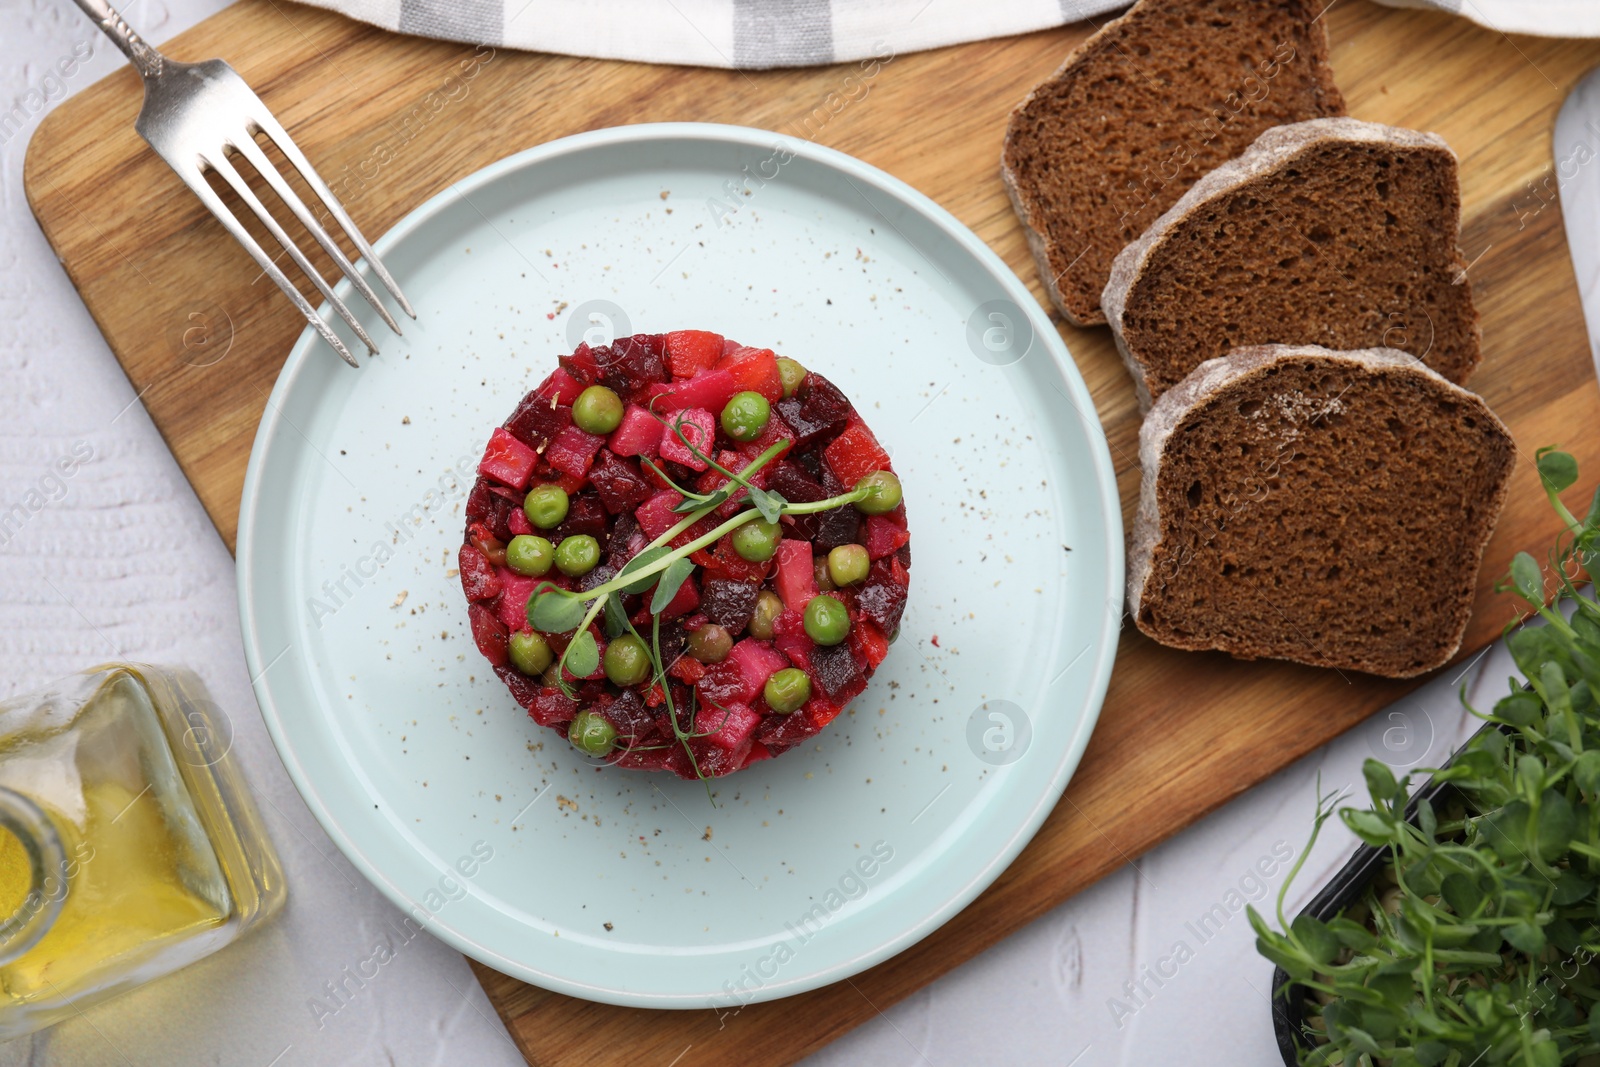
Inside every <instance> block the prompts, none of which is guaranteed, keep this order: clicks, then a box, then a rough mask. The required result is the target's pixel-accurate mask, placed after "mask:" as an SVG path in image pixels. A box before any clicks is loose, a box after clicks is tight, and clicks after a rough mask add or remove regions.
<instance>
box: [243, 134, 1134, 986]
mask: <svg viewBox="0 0 1600 1067" xmlns="http://www.w3.org/2000/svg"><path fill="white" fill-rule="evenodd" d="M378 249H379V252H380V253H381V255H382V256H383V258H384V261H385V263H386V264H387V265H388V266H389V267H390V269H391V270H393V271H394V273H395V275H396V276H397V277H398V278H399V279H400V281H401V284H402V285H403V286H404V287H405V290H406V293H407V295H408V296H409V297H410V298H411V300H412V301H413V303H414V304H415V305H416V307H417V308H418V309H419V311H420V314H421V319H420V321H418V322H416V323H414V324H413V323H410V322H407V323H406V324H405V327H406V336H405V337H404V339H397V338H394V337H392V336H389V335H386V334H380V324H379V323H377V322H376V319H375V317H372V321H370V322H367V323H366V325H367V326H368V327H369V329H370V330H371V332H372V333H373V334H374V336H379V337H380V338H382V340H381V342H380V343H382V344H384V346H385V347H384V352H383V355H382V356H381V357H378V358H376V359H372V360H370V361H368V363H367V365H366V366H365V367H363V369H361V370H360V371H354V370H351V369H349V368H348V367H346V366H344V365H343V364H342V363H340V361H339V360H338V359H337V357H335V356H334V354H333V353H332V352H331V351H329V350H328V349H327V348H326V347H325V346H324V345H323V344H322V343H321V342H319V341H318V340H316V338H315V336H314V335H313V334H312V333H311V332H310V331H309V330H308V331H307V332H306V333H305V334H304V335H303V336H302V337H301V339H300V341H299V343H298V344H296V345H295V348H294V351H293V352H291V353H290V355H289V360H288V363H287V364H286V365H285V367H284V369H283V373H282V375H281V377H279V379H278V383H277V387H276V388H275V389H274V390H273V392H272V397H271V399H270V401H269V402H268V404H267V410H266V415H265V417H264V418H263V419H262V422H261V428H260V430H259V432H258V433H257V435H256V441H255V448H254V450H253V451H252V453H251V456H250V467H249V472H248V474H247V475H246V478H245V489H244V504H243V507H242V510H241V514H240V518H239V546H238V547H239V599H240V610H241V616H242V621H243V627H244V634H245V646H246V651H247V654H248V658H249V663H250V670H251V674H252V676H254V677H255V678H256V679H257V680H256V694H257V696H258V697H259V699H260V702H261V709H262V712H263V714H264V715H265V717H266V721H267V726H268V727H269V729H270V730H271V732H272V737H273V740H274V741H275V742H276V743H277V746H278V751H279V752H280V753H281V754H282V756H283V761H284V763H285V764H286V765H287V766H288V768H289V773H290V774H291V775H292V776H293V778H294V781H295V784H296V785H297V786H298V787H299V789H300V792H301V793H302V794H303V795H304V796H305V799H306V802H307V803H308V804H309V805H310V806H311V810H312V811H313V812H314V813H315V814H316V816H317V818H318V819H319V820H321V822H322V825H323V826H324V827H325V828H326V829H327V831H328V833H329V835H330V836H331V837H332V838H333V840H334V841H335V842H336V843H337V844H338V846H339V847H340V848H341V849H343V850H344V852H345V854H346V855H347V856H349V857H350V859H351V861H352V862H353V863H354V864H355V865H356V866H357V867H359V868H360V869H361V871H362V872H363V873H364V874H366V876H367V877H368V878H370V879H371V880H372V881H373V882H374V883H375V884H376V885H377V886H378V887H379V888H380V889H381V890H382V891H383V892H384V893H386V894H387V895H388V896H389V897H390V898H391V899H392V900H393V901H394V902H395V903H396V904H397V905H399V906H400V907H401V908H402V909H404V910H405V911H407V912H409V913H410V914H411V915H412V916H413V917H414V918H415V919H416V920H417V921H418V922H420V923H421V924H422V925H424V926H425V927H426V928H427V929H428V930H429V931H431V932H432V933H434V934H435V935H437V936H438V937H441V938H443V939H444V940H445V941H447V942H449V943H450V944H452V945H454V946H456V947H458V948H459V949H461V950H462V951H463V952H466V953H467V954H468V955H471V956H473V957H475V958H476V959H479V960H482V961H483V962H484V963H486V964H488V965H489V966H491V967H494V968H497V969H498V970H501V971H505V972H506V973H508V974H512V975H515V976H517V977H518V978H522V979H525V980H527V981H529V982H533V983H535V984H537V985H541V986H544V987H546V988H549V989H553V990H558V991H560V992H562V993H568V994H571V995H573V996H578V997H586V998H590V999H593V1000H601V1001H607V1002H611V1003H617V1004H631V1005H640V1006H645V1007H658V1008H668V1007H678V1008H703V1007H707V1006H711V1007H717V1008H723V1007H727V1008H731V1007H735V1006H737V1005H738V1004H741V1003H746V1002H749V1001H755V1000H767V999H771V998H774V997H780V996H786V995H789V994H792V993H798V992H801V991H803V990H807V989H811V988H813V987H816V986H820V985H823V984H825V983H828V982H833V981H837V980H838V979H841V978H845V977H847V976H849V975H852V974H855V973H856V972H858V971H861V970H863V969H865V968H867V967H869V966H871V965H873V964H875V963H877V962H879V961H881V960H883V959H885V958H886V957H888V956H892V955H893V954H895V953H896V952H899V951H900V950H902V949H904V948H905V947H906V946H908V945H911V944H913V943H914V942H916V941H917V940H918V939H920V938H922V937H925V936H927V934H929V933H930V932H931V931H933V930H934V929H936V928H937V927H938V926H939V925H940V924H941V923H943V922H945V921H946V920H947V919H949V918H950V917H951V916H952V915H954V914H955V913H956V912H957V911H959V910H960V909H961V908H962V907H963V906H965V905H966V904H967V903H968V902H969V901H971V900H972V899H973V898H974V897H975V896H977V895H978V893H979V892H981V891H982V890H983V889H984V887H986V886H987V885H989V883H990V882H992V881H993V880H994V879H995V877H996V876H997V875H999V873H1000V872H1001V871H1002V870H1003V869H1004V868H1005V866H1006V865H1007V864H1008V863H1010V862H1011V860H1012V859H1013V858H1014V857H1015V856H1016V855H1017V853H1018V852H1019V851H1021V849H1022V847H1023V845H1025V844H1026V843H1027V842H1028V840H1029V838H1031V837H1032V836H1033V833H1034V831H1035V830H1036V829H1037V828H1038V826H1039V824H1040V822H1041V821H1042V820H1043V819H1044V817H1045V815H1046V814H1048V813H1049V811H1050V809H1051V808H1052V807H1053V806H1054V805H1055V803H1056V801H1057V799H1058V798H1059V797H1060V795H1061V792H1062V790H1063V789H1064V788H1065V787H1066V784H1067V779H1068V777H1069V776H1070V775H1071V774H1072V771H1073V769H1074V768H1075V767H1076V766H1077V763H1078V759H1079V757H1080V756H1081V755H1082V753H1083V749H1084V746H1085V744H1086V743H1087V742H1088V740H1089V733H1090V730H1091V729H1092V728H1093V726H1094V722H1095V717H1096V715H1097V714H1098V712H1099V709H1100V703H1101V700H1102V698H1103V696H1104V693H1105V689H1106V683H1107V680H1108V678H1109V676H1110V673H1111V660H1112V655H1113V653H1114V651H1115V648H1116V642H1117V629H1118V622H1119V619H1120V617H1121V611H1122V585H1123V559H1122V528H1121V517H1120V516H1121V512H1120V510H1119V506H1118V502H1117V493H1116V484H1115V481H1114V479H1113V476H1112V469H1111V461H1110V457H1109V455H1108V453H1107V450H1106V442H1105V439H1104V437H1103V436H1102V434H1101V431H1100V425H1099V421H1098V420H1097V419H1096V417H1095V414H1094V408H1093V405H1092V403H1091V401H1090V399H1089V394H1088V391H1087V390H1086V389H1085V388H1084V385H1083V381H1082V379H1081V378H1080V377H1079V376H1078V373H1077V370H1076V369H1075V368H1074V367H1073V364H1072V362H1071V359H1070V357H1069V356H1068V354H1067V351H1066V348H1065V346H1064V345H1063V344H1062V343H1061V340H1060V337H1059V336H1058V334H1057V333H1056V331H1055V329H1054V328H1053V327H1052V326H1051V324H1050V322H1049V320H1048V319H1047V318H1046V316H1045V315H1044V314H1043V313H1042V312H1041V311H1040V309H1039V306H1038V304H1037V303H1036V302H1035V301H1034V300H1033V299H1032V298H1031V296H1030V295H1029V293H1028V291H1027V289H1026V288H1025V287H1024V286H1023V285H1022V283H1021V282H1020V281H1018V280H1017V278H1016V276H1015V275H1013V274H1012V273H1011V272H1010V271H1009V270H1008V269H1007V268H1006V266H1005V264H1004V263H1002V262H1001V260H1000V259H999V257H997V256H996V255H995V254H994V253H993V252H991V251H990V250H989V249H988V248H987V247H985V246H984V244H983V243H982V242H981V241H979V240H978V239H977V237H975V236H974V235H973V234H972V233H971V232H970V231H968V230H967V229H966V228H965V227H963V226H962V225H961V224H960V223H958V222H957V221H956V220H955V219H954V218H952V217H951V216H950V215H949V214H947V213H946V212H945V211H944V210H942V209H941V208H939V207H938V206H937V205H935V204H934V203H933V202H932V201H930V200H928V199H927V198H926V197H924V196H922V195H921V194H919V193H917V192H916V191H915V190H913V189H911V188H910V187H908V186H906V185H905V184H903V183H901V182H899V181H897V180H895V179H894V178H891V177H889V176H888V175H886V174H884V173H883V172H881V171H879V170H876V169H874V168H872V167H869V166H867V165H866V164H864V163H861V162H859V161H857V160H855V159H852V158H850V157H848V156H845V155H841V154H840V153H838V152H834V151H831V150H828V149H825V148H820V147H817V146H815V145H811V144H806V143H802V142H799V141H795V140H793V139H787V138H784V137H782V136H780V135H778V134H774V133H767V132H763V131H759V130H751V129H743V128H738V127H731V126H712V125H694V124H682V125H679V124H674V125H647V126H627V127H622V128H619V129H609V130H599V131H596V132H593V133H587V134H582V135H580V136H576V137H570V138H566V139H565V140H561V141H556V142H554V143H552V144H547V145H544V146H541V147H539V148H535V149H532V150H530V151H527V152H523V153H521V154H519V155H516V156H513V157H511V158H509V159H506V160H503V161H501V162H499V163H496V164H495V165H493V166H491V167H488V168H485V169H484V170H481V171H479V172H478V173H476V174H474V175H472V176H471V177H470V178H466V179H464V180H462V181H460V182H458V183H456V184H455V185H453V186H451V187H450V188H448V189H446V190H445V191H444V192H442V193H440V194H439V195H438V196H436V197H434V198H433V199H432V200H429V201H428V202H427V203H426V204H423V205H422V206H421V207H420V208H418V209H417V210H416V211H414V212H412V213H411V214H410V215H408V216H407V217H406V218H405V219H404V220H402V221H401V222H400V224H399V225H397V226H396V227H395V228H394V229H393V230H391V231H390V232H389V233H388V234H387V235H386V236H385V237H384V238H383V240H382V241H380V242H378ZM347 288H348V287H347ZM341 295H342V296H344V298H345V299H346V302H347V303H348V304H349V305H350V306H351V307H352V308H354V307H357V306H358V305H357V301H356V299H355V298H353V296H352V295H351V294H350V293H349V292H348V291H342V292H341ZM329 317H331V316H329ZM678 328H699V329H710V330H715V331H717V332H720V333H723V334H725V335H727V336H729V337H733V338H736V339H738V340H740V341H743V342H745V343H748V344H759V345H766V346H771V347H774V348H776V349H777V350H778V352H779V353H780V354H782V355H787V356H791V357H794V358H795V359H798V360H799V361H800V362H802V363H804V364H806V365H807V366H809V367H812V368H815V369H816V370H819V371H821V372H823V373H825V374H826V375H827V376H828V377H829V378H831V379H833V381H835V382H836V383H838V384H839V386H840V387H841V388H843V389H844V390H845V391H846V392H847V393H848V394H849V396H850V397H851V398H852V399H853V400H854V401H855V403H856V405H857V406H858V407H859V408H860V409H861V411H862V413H863V415H864V416H865V417H866V419H867V420H868V421H869V423H870V424H871V425H872V427H873V428H874V429H875V430H876V431H877V433H878V436H879V438H880V439H881V440H882V441H883V442H885V444H886V445H887V446H888V447H890V448H891V450H892V451H893V453H894V460H895V468H896V470H898V471H899V472H900V474H901V478H902V479H903V481H904V484H905V495H906V502H907V506H908V509H909V513H910V519H911V529H912V533H913V535H914V537H913V541H912V549H913V552H914V556H915V562H914V566H913V567H912V569H911V578H912V582H911V600H910V605H909V607H908V609H907V612H906V616H905V621H904V623H903V625H902V628H901V634H900V638H899V641H898V642H897V643H896V644H895V645H894V647H893V649H892V650H891V653H890V656H889V658H888V660H887V661H886V662H885V663H884V665H883V667H882V669H881V670H880V671H879V672H878V674H877V676H876V677H875V678H873V680H872V684H871V686H870V687H869V688H868V689H867V691H866V692H865V693H864V694H863V695H862V696H861V697H859V698H858V699H857V700H856V701H855V703H854V704H853V705H852V706H851V708H850V709H849V711H848V712H847V713H846V714H844V715H841V716H840V718H839V719H838V720H837V721H835V722H834V724H833V725H832V726H831V727H830V728H829V729H828V730H827V731H826V732H825V733H823V734H822V735H821V736H820V737H818V738H817V739H815V740H814V741H813V742H812V743H810V744H807V745H805V746H803V747H801V748H799V749H796V750H794V751H791V752H789V753H787V754H785V755H783V756H781V757H779V758H778V759H775V760H771V761H768V762H764V763H761V764H758V765H757V766H755V767H753V768H752V769H750V770H747V771H744V772H742V773H740V774H737V775H735V776H733V777H732V778H728V779H723V780H721V781H718V782H716V783H715V785H714V792H715V794H716V806H715V807H713V806H712V805H711V803H710V802H709V801H708V799H707V795H706V790H705V789H704V788H702V787H701V786H699V785H697V784H694V783H688V782H681V781H678V780H676V779H672V778H669V777H668V776H666V775H661V774H646V773H640V772H628V771H620V770H617V769H615V768H596V767H595V766H593V765H592V764H591V763H588V762H585V761H584V760H583V759H581V758H579V756H578V754H577V753H576V752H575V751H574V750H572V749H571V748H570V746H568V745H567V744H566V742H565V741H564V740H563V739H562V738H561V737H559V736H558V735H557V734H555V733H553V732H551V731H548V730H544V729H541V728H538V727H536V726H535V725H534V724H532V723H531V722H530V721H529V720H528V718H527V717H526V716H525V715H524V714H523V713H522V711H521V709H519V708H518V707H517V706H516V705H515V703H514V702H513V701H512V700H511V698H510V696H509V695H508V694H507V693H506V691H505V689H504V688H503V687H502V686H501V684H500V682H499V681H498V680H497V679H496V678H495V677H494V675H493V674H492V673H491V672H490V671H489V669H488V667H487V665H486V664H485V663H484V661H483V659H482V657H481V656H480V655H479V654H478V652H477V650H476V649H475V648H474V646H473V643H472V639H471V635H470V633H469V631H468V627H467V624H466V610H465V604H464V601H463V600H462V595H461V588H460V584H459V581H458V579H457V578H456V575H455V570H454V567H455V558H456V549H457V547H458V546H459V544H460V542H461V531H462V526H463V518H462V512H463V505H464V502H465V495H466V491H467V489H468V487H470V485H471V481H472V477H473V471H474V467H475V464H476V460H477V456H478V454H479V453H480V451H481V450H482V448H483V444H484V442H485V441H486V440H487V437H488V434H489V430H490V429H491V428H492V427H493V426H495V425H498V424H499V423H500V422H501V421H502V420H504V419H505V417H506V416H507V415H508V414H509V413H510V411H511V409H512V408H513V406H514V405H515V404H516V402H517V400H518V398H520V397H521V396H522V394H523V392H524V391H525V390H527V389H529V388H531V387H532V386H533V385H534V384H536V383H537V382H538V381H539V380H540V379H542V378H543V377H544V376H545V375H546V374H547V373H549V371H550V369H551V368H552V367H553V366H554V365H555V357H556V355H557V354H558V353H562V352H566V351H570V350H571V349H572V348H573V347H574V343H575V342H576V341H577V340H579V339H581V338H582V337H583V336H584V335H585V334H586V333H587V335H588V337H589V339H590V340H603V339H604V337H603V336H597V334H598V335H604V334H607V333H610V332H617V333H630V332H662V331H666V330H670V329H678ZM350 343H351V344H352V346H354V344H355V342H354V341H353V340H351V342H350Z"/></svg>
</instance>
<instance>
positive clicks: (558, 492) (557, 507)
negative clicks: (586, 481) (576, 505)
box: [522, 483, 568, 530]
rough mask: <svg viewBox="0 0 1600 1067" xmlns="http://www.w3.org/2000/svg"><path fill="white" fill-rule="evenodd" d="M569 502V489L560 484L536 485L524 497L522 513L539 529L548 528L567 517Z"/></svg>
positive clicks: (559, 523)
mask: <svg viewBox="0 0 1600 1067" xmlns="http://www.w3.org/2000/svg"><path fill="white" fill-rule="evenodd" d="M567 504H568V501H567V491H566V490H565V489H563V488H561V487H560V486H559V485H556V484H554V483H547V484H545V485H536V486H534V487H533V488H532V489H530V490H528V495H527V496H525V497H523V498H522V513H523V514H524V515H526V516H528V521H529V522H531V523H533V524H534V525H535V526H537V527H539V529H541V530H548V529H550V528H551V527H554V526H560V525H561V520H562V519H564V518H566V517H567Z"/></svg>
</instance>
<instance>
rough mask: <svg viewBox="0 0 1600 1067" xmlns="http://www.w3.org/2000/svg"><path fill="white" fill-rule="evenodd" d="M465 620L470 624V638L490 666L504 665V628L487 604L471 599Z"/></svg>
mask: <svg viewBox="0 0 1600 1067" xmlns="http://www.w3.org/2000/svg"><path fill="white" fill-rule="evenodd" d="M467 621H468V622H469V623H471V625H472V640H473V641H474V642H476V643H477V646H478V651H479V652H482V653H483V658H484V659H486V660H488V661H489V664H490V666H493V667H504V666H505V665H506V663H507V657H508V655H509V653H508V652H507V644H506V641H507V635H506V628H505V627H504V626H501V625H500V620H499V619H497V618H495V616H494V612H492V611H490V610H489V608H488V606H487V605H485V604H481V603H479V602H477V601H473V602H472V603H471V604H469V605H467Z"/></svg>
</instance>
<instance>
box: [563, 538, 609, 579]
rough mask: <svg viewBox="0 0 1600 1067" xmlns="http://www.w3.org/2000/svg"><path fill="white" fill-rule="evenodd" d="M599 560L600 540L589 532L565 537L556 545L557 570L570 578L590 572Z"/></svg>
mask: <svg viewBox="0 0 1600 1067" xmlns="http://www.w3.org/2000/svg"><path fill="white" fill-rule="evenodd" d="M599 562H600V542H599V541H596V540H595V539H594V538H592V537H590V536H589V535H588V534H574V535H573V536H571V537H564V538H562V539H561V543H560V544H559V545H557V546H556V570H558V571H560V572H561V573H562V574H565V575H566V576H567V577H568V578H576V577H578V576H579V575H582V574H588V573H589V572H590V571H592V570H594V568H595V564H597V563H599Z"/></svg>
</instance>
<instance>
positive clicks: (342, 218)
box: [250, 106, 417, 318]
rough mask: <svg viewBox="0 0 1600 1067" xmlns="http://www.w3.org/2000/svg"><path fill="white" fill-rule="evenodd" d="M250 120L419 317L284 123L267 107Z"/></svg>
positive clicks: (403, 304)
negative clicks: (298, 173)
mask: <svg viewBox="0 0 1600 1067" xmlns="http://www.w3.org/2000/svg"><path fill="white" fill-rule="evenodd" d="M250 121H251V123H252V124H253V125H254V126H255V127H256V128H257V129H259V130H260V131H261V132H262V133H264V134H266V135H267V136H268V137H270V138H272V141H273V143H274V144H276V145H277V146H278V151H280V152H282V153H283V156H284V158H285V159H287V160H288V161H289V162H290V163H291V164H292V165H293V166H294V168H295V169H296V170H298V171H299V172H300V177H302V178H304V179H305V182H306V184H307V185H309V186H310V187H311V190H312V192H314V193H316V194H317V195H318V196H319V197H321V198H322V202H323V203H324V204H325V205H327V208H328V210H329V211H330V212H331V213H332V214H333V217H334V218H335V219H337V220H338V221H339V225H340V226H342V227H344V232H345V233H346V234H347V235H348V236H349V238H350V240H351V243H353V244H354V245H355V246H356V249H357V250H358V251H359V252H360V253H361V254H362V256H364V257H365V258H366V260H367V262H368V263H369V264H371V265H372V270H373V273H375V274H376V275H377V276H378V278H379V279H380V280H382V282H383V285H384V288H386V289H388V290H389V292H391V293H393V294H394V298H395V300H396V301H398V302H399V304H400V306H401V308H403V309H404V310H405V313H406V314H407V315H410V316H411V317H412V318H416V317H417V313H416V312H415V311H413V310H412V308H411V301H409V300H407V299H406V295H405V294H404V293H402V292H401V291H400V286H399V285H397V284H396V283H395V280H394V277H393V276H392V275H391V274H390V273H389V270H388V268H386V267H385V266H384V265H383V262H382V261H381V260H379V259H378V254H377V253H376V252H374V251H373V250H372V245H370V244H368V243H367V239H366V238H365V237H364V236H362V233H361V231H360V230H359V229H358V228H357V227H356V224H355V221H354V220H352V219H351V218H350V213H349V212H347V211H345V209H344V205H343V204H341V203H340V202H339V198H338V197H337V196H334V195H333V190H332V189H330V188H328V183H327V182H325V181H323V180H322V175H320V174H318V173H317V171H316V168H315V167H313V166H312V165H311V161H310V160H308V159H306V157H305V153H303V152H301V151H300V147H299V146H298V145H296V144H295V143H294V141H293V140H292V139H291V138H290V137H289V132H288V131H287V130H285V129H284V128H283V125H282V123H280V122H279V121H278V120H277V119H275V118H273V117H272V113H271V112H270V111H268V110H267V109H266V107H265V106H263V107H262V109H261V112H260V114H258V115H254V116H252V117H251V119H250Z"/></svg>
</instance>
